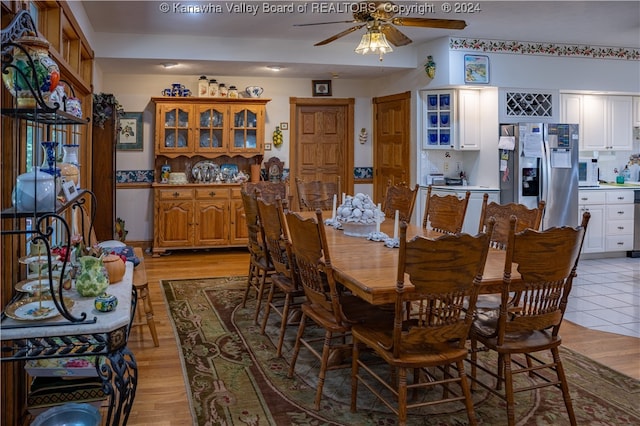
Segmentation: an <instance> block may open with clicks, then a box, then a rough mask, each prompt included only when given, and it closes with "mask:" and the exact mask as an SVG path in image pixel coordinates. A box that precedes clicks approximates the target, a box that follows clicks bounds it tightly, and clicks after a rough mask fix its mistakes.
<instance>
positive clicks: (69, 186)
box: [62, 180, 78, 203]
mask: <svg viewBox="0 0 640 426" xmlns="http://www.w3.org/2000/svg"><path fill="white" fill-rule="evenodd" d="M62 191H63V192H64V198H66V199H67V203H68V202H69V201H71V200H73V199H74V198H76V196H77V195H78V190H77V189H76V184H75V183H74V182H73V181H72V180H68V181H66V182H62Z"/></svg>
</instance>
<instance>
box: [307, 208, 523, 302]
mask: <svg viewBox="0 0 640 426" xmlns="http://www.w3.org/2000/svg"><path fill="white" fill-rule="evenodd" d="M299 214H300V215H301V216H302V217H304V218H311V217H315V212H299ZM328 218H331V212H323V220H325V219H328ZM324 229H325V233H326V236H327V245H328V250H329V255H330V259H331V265H332V268H333V270H334V276H335V279H336V281H337V282H339V283H340V284H342V285H343V286H344V287H346V288H347V289H349V290H350V291H351V292H352V293H353V294H355V295H356V296H358V297H360V298H361V299H363V300H365V301H367V302H369V303H371V304H374V305H383V304H388V303H393V302H395V300H396V294H397V293H396V281H397V275H398V254H399V251H400V250H399V248H398V247H393V248H392V247H388V246H387V245H385V243H384V241H372V240H369V239H367V238H365V237H353V236H348V235H345V234H344V232H343V231H342V230H341V229H336V228H335V227H334V226H332V225H324ZM394 229H395V222H394V221H393V220H386V221H384V222H383V223H381V224H380V231H381V232H384V233H385V234H387V235H388V236H389V237H393V236H394ZM398 235H399V233H398ZM442 235H443V234H442V233H441V232H437V231H434V230H431V229H428V228H423V227H422V226H417V225H413V224H407V239H411V238H413V237H415V236H424V237H427V238H437V237H440V236H442ZM505 257H506V252H505V251H504V250H499V249H495V248H489V253H488V254H487V260H486V263H485V267H484V273H483V276H482V281H481V283H480V293H481V294H496V293H498V294H499V293H500V292H501V288H502V282H503V275H504V263H505ZM516 268H517V265H515V264H514V265H513V266H512V271H511V277H512V279H513V280H517V279H519V277H520V274H519V273H518V271H517V269H516ZM404 286H405V290H406V291H411V289H412V288H413V285H412V284H411V282H410V280H409V277H408V275H407V274H405V282H404Z"/></svg>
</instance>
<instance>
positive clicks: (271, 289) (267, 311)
mask: <svg viewBox="0 0 640 426" xmlns="http://www.w3.org/2000/svg"><path fill="white" fill-rule="evenodd" d="M275 287H276V284H275V283H274V282H273V280H271V286H270V287H269V295H268V296H267V304H266V306H265V307H264V318H262V326H261V327H260V334H262V335H264V330H265V329H266V328H267V320H268V319H269V314H270V313H271V303H272V302H273V294H274V293H275V291H276V288H275ZM278 356H279V355H278Z"/></svg>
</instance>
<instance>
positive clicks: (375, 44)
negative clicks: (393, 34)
mask: <svg viewBox="0 0 640 426" xmlns="http://www.w3.org/2000/svg"><path fill="white" fill-rule="evenodd" d="M355 52H356V53H359V54H361V55H369V54H373V55H380V60H382V55H384V54H385V53H389V52H393V49H392V48H391V46H390V45H389V42H388V41H387V38H386V37H385V36H384V34H382V32H380V30H379V29H377V28H372V29H370V30H369V31H367V32H366V33H365V34H364V35H363V36H362V39H360V44H359V45H358V47H356V49H355Z"/></svg>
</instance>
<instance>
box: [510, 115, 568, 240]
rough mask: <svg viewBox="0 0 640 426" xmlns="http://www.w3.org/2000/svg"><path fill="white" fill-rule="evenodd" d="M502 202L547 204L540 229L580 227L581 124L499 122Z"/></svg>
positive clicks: (532, 206) (529, 204) (531, 204)
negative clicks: (579, 135)
mask: <svg viewBox="0 0 640 426" xmlns="http://www.w3.org/2000/svg"><path fill="white" fill-rule="evenodd" d="M498 147H499V156H500V158H499V164H500V166H499V173H500V203H501V204H506V203H511V202H513V203H519V204H524V205H526V206H528V207H529V208H535V207H537V205H538V202H539V201H540V200H544V201H545V203H546V206H545V211H544V216H543V220H542V228H543V229H547V228H551V227H554V226H577V225H578V151H579V146H578V125H577V124H551V123H520V124H502V125H500V142H499V144H498Z"/></svg>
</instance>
